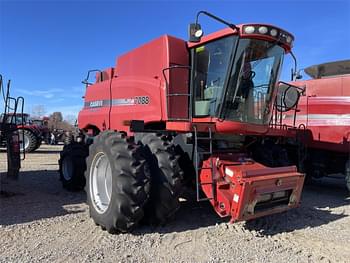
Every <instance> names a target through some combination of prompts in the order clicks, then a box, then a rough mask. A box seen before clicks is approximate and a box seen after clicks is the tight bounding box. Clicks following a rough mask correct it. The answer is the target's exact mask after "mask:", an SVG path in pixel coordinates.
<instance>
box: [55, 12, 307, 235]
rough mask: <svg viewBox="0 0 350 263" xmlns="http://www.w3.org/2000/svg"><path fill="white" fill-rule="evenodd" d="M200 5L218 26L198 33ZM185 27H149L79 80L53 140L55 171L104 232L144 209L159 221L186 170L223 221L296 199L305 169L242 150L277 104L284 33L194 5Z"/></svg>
mask: <svg viewBox="0 0 350 263" xmlns="http://www.w3.org/2000/svg"><path fill="white" fill-rule="evenodd" d="M199 15H207V16H209V17H211V18H213V19H215V20H217V21H219V22H221V23H223V24H225V25H227V26H228V28H226V29H223V30H221V31H218V32H215V33H212V34H209V35H207V36H204V37H202V33H203V32H202V30H201V27H200V25H199V24H198V17H199ZM189 34H190V40H189V42H186V41H184V40H181V39H178V38H175V37H171V36H168V35H165V36H162V37H159V38H157V39H155V40H153V41H151V42H149V43H147V44H145V45H143V46H141V47H139V48H136V49H134V50H132V51H130V52H128V53H126V54H125V55H122V56H121V57H119V58H118V59H117V62H116V67H114V68H108V69H105V70H103V71H99V70H96V71H97V74H96V81H95V82H94V83H89V82H88V79H89V75H90V73H91V72H93V71H89V73H88V77H87V78H86V80H85V81H84V82H83V83H85V84H86V94H85V104H84V108H83V109H82V110H81V111H80V113H79V118H78V123H79V128H80V135H79V136H77V138H76V142H74V143H72V144H70V145H67V146H65V148H64V149H63V151H62V153H61V158H60V161H59V164H60V175H61V180H62V182H63V186H64V187H66V188H68V189H71V190H77V189H82V188H83V187H84V185H85V182H86V186H85V190H86V193H87V201H88V204H89V208H90V215H91V217H92V218H93V220H94V221H95V223H96V224H98V225H100V226H101V227H102V228H103V229H107V231H109V232H114V231H122V232H125V231H130V230H131V229H132V228H133V227H134V226H136V225H137V223H138V222H139V221H140V220H142V219H143V218H144V219H146V220H148V221H149V222H151V223H164V222H165V221H166V220H167V219H169V218H170V217H171V216H172V215H173V214H174V213H175V212H176V210H177V209H178V208H179V204H180V203H179V197H180V195H181V193H182V191H183V189H184V184H185V183H188V182H194V181H195V185H196V193H197V201H203V200H208V201H210V203H211V204H212V205H213V207H214V209H215V211H216V212H217V213H218V215H219V216H221V217H226V216H229V217H231V221H232V222H234V221H239V220H249V219H253V218H257V217H260V216H264V215H268V214H273V213H277V212H282V211H286V210H289V209H291V208H295V207H297V206H298V205H299V202H300V195H301V191H302V188H303V182H304V175H303V174H300V173H298V172H297V169H296V167H295V166H287V167H275V168H271V167H266V166H264V165H262V164H260V163H257V162H255V161H254V160H253V159H252V158H250V156H251V155H250V153H249V151H248V150H247V144H249V142H248V141H247V138H248V137H249V139H250V140H251V139H254V138H257V137H260V136H263V135H264V134H266V133H267V132H268V130H269V124H270V121H271V116H272V114H273V111H275V110H278V107H277V108H276V107H274V105H275V104H274V103H275V97H276V94H277V91H278V88H277V85H276V84H277V81H278V76H279V72H280V69H281V66H282V60H283V57H284V55H285V54H287V53H289V52H290V50H291V47H292V42H293V36H292V35H291V34H290V33H288V32H286V31H285V30H282V29H280V28H277V27H275V26H271V25H265V24H243V25H237V26H236V25H233V24H231V23H228V22H226V21H224V20H222V19H221V18H218V17H216V16H214V15H212V14H210V13H208V12H205V11H201V12H199V13H198V14H197V20H196V23H194V24H191V25H190V28H189ZM287 86H288V88H291V89H294V87H293V86H292V85H290V84H288V85H287ZM286 95H287V94H286V93H283V94H282V97H283V98H284V97H285V96H286ZM276 132H279V133H280V135H281V136H283V135H284V132H285V131H283V130H282V129H281V130H279V131H276ZM188 153H189V154H188ZM190 156H191V157H190ZM86 157H87V158H86ZM85 158H86V160H85ZM84 172H85V177H84Z"/></svg>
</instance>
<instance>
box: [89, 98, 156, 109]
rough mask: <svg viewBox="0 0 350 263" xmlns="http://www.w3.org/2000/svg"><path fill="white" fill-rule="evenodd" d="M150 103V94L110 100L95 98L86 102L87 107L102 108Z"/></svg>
mask: <svg viewBox="0 0 350 263" xmlns="http://www.w3.org/2000/svg"><path fill="white" fill-rule="evenodd" d="M149 103H150V98H149V96H136V97H134V98H124V99H113V100H112V101H110V100H94V101H88V102H85V108H100V107H109V106H110V105H111V104H112V106H132V105H148V104H149Z"/></svg>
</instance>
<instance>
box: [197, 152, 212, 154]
mask: <svg viewBox="0 0 350 263" xmlns="http://www.w3.org/2000/svg"><path fill="white" fill-rule="evenodd" d="M198 154H210V155H211V154H213V153H212V152H198Z"/></svg>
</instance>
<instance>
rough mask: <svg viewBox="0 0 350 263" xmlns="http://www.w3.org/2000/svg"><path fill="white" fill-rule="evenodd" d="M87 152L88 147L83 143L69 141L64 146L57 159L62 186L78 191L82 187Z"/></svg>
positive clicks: (83, 184)
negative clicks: (69, 142)
mask: <svg viewBox="0 0 350 263" xmlns="http://www.w3.org/2000/svg"><path fill="white" fill-rule="evenodd" d="M88 154H89V149H88V146H87V145H85V144H81V143H71V144H69V145H65V146H64V148H63V150H62V152H61V154H60V159H59V161H58V164H59V173H60V179H61V182H62V185H63V188H65V189H67V190H69V191H80V190H83V189H84V186H85V176H84V172H85V170H86V161H85V159H86V157H87V156H88Z"/></svg>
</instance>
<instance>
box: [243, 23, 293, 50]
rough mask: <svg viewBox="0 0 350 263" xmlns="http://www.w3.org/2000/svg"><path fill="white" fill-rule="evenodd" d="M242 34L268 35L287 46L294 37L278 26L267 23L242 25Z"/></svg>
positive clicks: (290, 44)
mask: <svg viewBox="0 0 350 263" xmlns="http://www.w3.org/2000/svg"><path fill="white" fill-rule="evenodd" d="M242 33H243V35H245V36H246V35H254V36H257V35H261V36H262V35H264V36H266V37H270V38H273V39H275V40H276V41H277V42H279V43H281V44H285V45H288V46H292V43H293V40H294V37H293V36H292V35H291V34H290V33H288V32H286V31H284V30H282V29H279V28H275V27H272V26H268V25H258V24H253V25H244V26H243V30H242Z"/></svg>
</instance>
